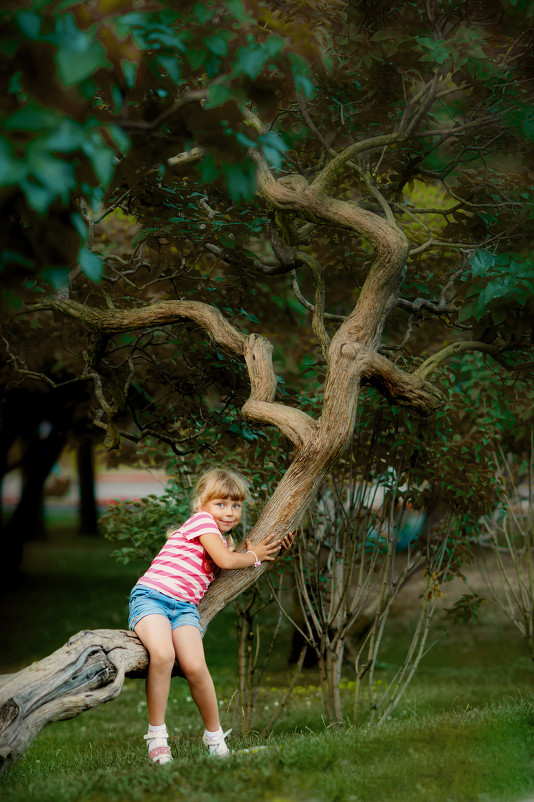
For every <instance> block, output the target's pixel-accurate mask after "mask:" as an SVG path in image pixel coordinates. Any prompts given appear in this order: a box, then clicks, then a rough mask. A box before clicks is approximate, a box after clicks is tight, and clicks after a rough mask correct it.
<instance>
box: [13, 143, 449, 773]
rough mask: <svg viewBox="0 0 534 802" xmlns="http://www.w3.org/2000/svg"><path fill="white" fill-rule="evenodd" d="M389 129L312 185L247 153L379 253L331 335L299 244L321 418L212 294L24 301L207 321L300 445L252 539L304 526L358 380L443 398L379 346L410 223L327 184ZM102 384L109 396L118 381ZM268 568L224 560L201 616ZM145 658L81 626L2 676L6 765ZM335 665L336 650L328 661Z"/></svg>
mask: <svg viewBox="0 0 534 802" xmlns="http://www.w3.org/2000/svg"><path fill="white" fill-rule="evenodd" d="M384 139H387V138H381V137H376V138H374V139H373V140H369V141H367V142H363V143H359V144H358V145H357V149H356V146H354V147H349V148H348V149H347V150H346V151H345V152H344V153H343V154H340V155H339V156H337V157H336V158H334V159H333V160H332V162H330V164H329V165H327V166H326V167H325V168H324V170H323V171H322V173H320V174H319V176H318V177H317V178H316V179H315V180H314V181H313V183H312V184H309V185H308V184H307V182H306V180H305V179H302V177H301V176H298V177H297V178H298V179H299V180H298V181H293V182H291V181H288V178H290V177H288V176H286V177H285V178H284V179H280V180H278V181H277V180H276V179H275V178H274V176H273V175H272V174H271V172H270V170H269V169H268V167H267V165H266V163H265V162H264V161H263V159H262V157H261V156H260V155H259V153H258V152H257V151H254V152H253V153H252V154H251V155H252V157H253V158H255V159H256V161H257V166H258V172H257V175H258V190H259V192H260V194H261V195H263V197H264V199H265V200H266V201H267V203H268V204H269V205H270V206H271V208H273V209H275V210H277V211H279V212H280V213H281V214H293V215H296V216H298V217H299V218H301V219H303V220H306V221H310V222H312V223H317V224H321V225H333V226H335V227H340V228H344V229H348V230H349V231H351V232H353V233H354V235H355V236H357V237H362V236H363V237H365V238H366V239H367V241H369V242H370V243H371V244H372V245H373V247H374V249H375V262H374V264H373V266H372V267H371V269H370V271H369V274H368V276H367V279H366V281H365V283H364V285H363V287H362V289H361V292H360V296H359V299H358V302H357V304H356V306H355V308H354V310H353V311H352V313H351V314H350V315H349V316H348V317H347V318H346V319H345V321H344V322H343V323H342V324H341V326H340V327H339V329H338V330H337V332H336V333H335V335H334V336H333V337H332V339H330V337H329V335H328V333H327V331H326V329H325V327H324V321H323V312H324V276H323V272H322V269H321V267H320V266H319V265H318V264H316V263H315V260H313V259H312V258H311V257H309V256H308V255H306V254H301V257H302V260H303V261H306V259H307V260H308V262H310V266H311V269H312V273H313V276H314V279H315V283H316V293H315V307H314V314H313V328H314V332H315V335H316V337H317V340H318V342H319V344H320V346H321V349H322V352H323V354H324V356H325V359H326V363H327V376H326V382H325V388H324V402H323V408H322V413H321V416H320V417H319V418H317V419H315V418H312V417H311V416H310V415H308V414H307V413H305V412H303V411H302V410H299V409H296V408H293V407H290V406H287V405H285V404H282V403H278V402H277V401H276V400H275V398H276V390H277V378H276V374H275V371H274V369H273V364H272V345H271V343H270V342H268V341H267V340H266V339H265V338H263V337H261V336H260V335H258V334H252V335H250V336H246V335H244V334H243V333H242V332H240V331H239V330H238V329H236V328H235V327H234V326H232V325H231V324H230V323H229V322H228V321H227V320H226V319H225V318H224V317H223V315H222V314H221V312H220V311H219V310H218V309H216V308H215V307H213V306H210V305H208V304H205V303H201V302H198V301H187V300H169V301H160V302H157V303H154V304H151V305H148V306H145V307H135V308H132V309H116V308H109V307H108V308H105V309H98V308H95V307H90V306H87V305H84V304H81V303H78V302H76V301H73V300H70V299H69V298H60V297H56V298H51V299H48V300H45V301H43V302H41V303H39V304H35V305H34V306H32V307H29V308H28V309H27V310H26V311H28V312H38V311H41V310H54V311H56V312H61V313H63V314H65V315H68V316H70V317H72V318H74V319H77V320H80V321H81V322H83V324H84V325H85V326H88V327H89V328H91V329H92V330H93V331H94V332H95V333H96V334H97V335H99V336H102V337H109V336H112V335H114V334H119V333H121V332H130V331H136V330H141V329H144V328H146V327H153V326H156V325H159V326H161V325H167V324H174V323H177V322H179V321H180V320H183V319H189V320H193V321H194V322H195V323H196V324H197V325H199V326H201V327H203V328H204V329H205V331H206V333H207V334H208V335H209V336H210V338H211V339H212V340H213V341H214V342H215V343H216V345H217V347H218V348H220V349H222V350H225V351H227V352H229V353H230V354H231V355H232V356H233V357H237V358H239V359H244V360H245V361H246V364H247V367H248V372H249V377H250V385H251V392H250V396H249V398H248V400H247V401H246V402H245V404H244V406H243V408H242V414H243V417H244V418H245V419H247V420H249V421H252V422H254V424H256V425H270V426H275V427H276V428H277V429H278V430H279V431H280V432H281V433H282V434H284V435H285V436H286V437H287V438H288V440H289V441H290V442H291V443H292V445H293V460H292V462H291V465H290V467H289V469H288V471H287V473H286V474H285V476H284V477H283V479H282V481H281V482H280V484H279V485H278V487H277V489H276V491H275V493H274V494H273V496H272V497H271V499H270V501H269V502H268V504H267V505H266V507H265V509H264V511H263V514H262V515H261V517H260V519H259V521H258V523H257V524H256V526H255V527H254V529H253V531H252V532H251V533H250V535H249V537H250V539H251V541H252V543H256V542H258V541H260V540H262V539H263V538H264V537H265V536H266V535H268V534H276V535H280V536H284V535H285V534H286V533H287V532H290V531H293V530H294V529H295V528H296V527H297V526H298V524H299V523H300V521H301V520H302V518H303V516H304V514H305V512H306V509H307V507H308V505H309V503H310V501H311V500H312V498H313V496H314V495H315V493H316V491H317V489H318V488H319V486H320V484H321V483H322V481H323V479H324V477H325V475H326V474H327V472H328V470H329V468H330V466H331V465H332V463H333V462H334V461H335V460H336V459H337V457H338V456H339V454H340V453H341V452H342V451H343V449H345V448H346V447H347V446H348V444H349V443H350V441H351V439H352V435H353V431H354V426H355V420H356V410H357V404H358V396H359V391H360V387H361V386H362V384H372V385H373V386H375V387H377V388H378V389H379V390H380V391H381V392H382V393H383V394H384V395H386V396H387V397H389V398H391V399H392V400H394V401H395V403H397V404H404V405H407V406H411V407H413V408H415V409H418V410H419V411H421V412H423V413H427V412H430V411H431V410H432V409H433V408H434V407H435V406H436V405H437V403H438V402H439V397H438V394H437V393H436V391H435V389H434V388H433V387H432V386H431V385H429V384H427V382H426V381H425V375H426V373H424V374H423V373H421V374H420V375H418V374H409V373H406V372H404V371H402V370H400V369H399V368H398V367H396V366H395V365H394V364H393V363H392V362H390V361H389V360H388V359H386V358H385V357H383V356H381V355H380V354H379V353H378V348H379V346H380V339H381V334H382V329H383V326H384V323H385V320H386V318H387V316H388V314H389V312H390V311H391V309H392V308H393V306H394V305H395V303H396V300H397V295H398V291H399V287H400V284H401V281H402V271H403V268H404V264H405V260H406V256H407V253H408V245H407V242H406V239H405V237H404V235H403V233H402V232H401V231H400V229H398V228H397V226H396V225H395V224H394V222H393V221H392V220H391V219H388V220H385V219H384V218H383V217H382V216H380V215H376V214H374V213H372V212H369V211H366V210H364V209H361V208H360V207H358V206H357V205H356V204H354V203H350V202H347V201H343V200H339V199H337V198H334V197H331V196H329V195H328V193H327V190H328V186H329V184H330V183H331V181H332V180H333V178H334V175H335V173H336V171H337V170H339V169H341V168H343V166H344V165H345V164H346V162H347V161H348V160H349V159H351V158H353V157H354V156H355V155H357V153H362V152H365V151H366V150H369V149H372V148H376V147H379V146H380V147H381V146H383V145H384V144H387V143H386V142H385V141H383V140H384ZM388 141H389V140H388ZM199 151H200V149H199ZM91 368H92V369H93V370H94V373H92V374H89V373H88V374H86V378H91V377H92V378H93V380H94V383H95V394H96V396H97V398H98V399H99V401H100V402H101V405H102V409H103V411H104V412H105V414H106V420H107V424H106V425H107V429H108V432H107V438H106V441H107V443H108V446H109V447H110V448H112V447H114V446H116V445H117V444H118V440H119V438H120V433H119V430H118V426H117V422H116V420H117V418H118V416H119V414H120V410H121V405H122V404H123V403H124V399H123V398H121V397H120V394H119V395H117V397H116V398H115V397H113V398H112V400H111V401H110V400H109V398H108V399H107V400H106V399H105V398H104V396H103V393H102V381H103V378H102V376H101V375H99V374H98V373H97V370H98V365H97V364H94V363H92V365H91ZM107 391H108V393H110V394H111V396H113V393H114V387H113V384H112V383H111V384H109V385H108V387H107ZM266 568H267V565H262V566H261V567H259V568H253V569H247V570H241V571H223V572H221V573H220V574H219V576H218V577H217V579H216V580H215V581H214V583H213V584H212V585H211V587H210V588H209V590H208V592H207V594H206V596H205V598H204V599H203V600H202V603H201V605H200V612H201V623H202V624H203V625H204V626H205V625H206V624H207V623H208V622H209V621H210V620H211V619H212V618H213V617H214V616H215V615H216V614H217V612H219V611H220V610H221V609H222V608H223V607H225V606H226V605H227V604H228V603H229V602H230V601H231V600H232V599H234V598H235V597H236V596H237V595H239V593H241V592H242V591H243V590H245V589H246V588H247V587H248V586H249V585H251V584H252V583H253V582H254V581H255V580H256V579H257V578H258V576H260V574H261V573H262V572H263V571H264V570H265V569H266ZM146 661H147V657H146V653H145V652H144V649H143V647H142V646H141V644H140V643H139V641H138V640H137V639H136V638H135V636H134V635H133V633H126V632H123V631H120V630H118V631H116V632H113V631H109V630H101V631H97V632H87V633H79V634H78V635H77V636H75V637H74V638H73V639H71V641H69V643H68V644H66V645H65V646H64V647H62V649H59V650H58V651H57V652H55V653H54V654H53V655H51V656H50V657H48V658H46V659H45V660H43V661H41V662H40V663H38V664H36V665H35V666H32V667H30V668H27V669H25V670H24V671H23V672H20V674H18V675H16V676H15V677H13V678H12V679H10V680H9V681H8V682H6V683H4V685H3V686H2V687H1V688H0V703H1V704H2V707H1V709H0V756H1V759H2V761H3V766H4V767H7V766H9V765H11V764H12V763H13V762H14V761H15V760H16V759H17V758H18V757H19V756H20V754H22V752H23V751H24V749H25V747H26V746H27V744H28V743H29V742H30V740H31V739H32V737H34V736H35V735H36V734H37V733H38V732H39V731H40V730H41V729H42V727H44V726H45V724H47V723H48V722H49V721H53V720H56V719H60V718H69V717H72V716H75V715H77V714H78V713H80V712H82V711H83V710H87V709H88V708H90V707H94V706H95V705H97V704H100V703H102V702H105V701H108V700H109V699H112V698H114V696H116V695H117V694H118V693H119V691H120V687H121V685H122V682H123V679H124V676H125V675H129V674H131V673H132V672H134V673H139V672H142V671H144V670H145V668H146ZM336 670H337V669H336V661H335V660H334V661H333V663H332V670H331V673H332V672H333V673H335V671H336ZM333 681H335V677H334V680H333Z"/></svg>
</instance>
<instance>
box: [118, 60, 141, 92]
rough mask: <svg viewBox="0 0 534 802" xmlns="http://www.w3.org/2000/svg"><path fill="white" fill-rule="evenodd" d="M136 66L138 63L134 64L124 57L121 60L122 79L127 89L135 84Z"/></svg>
mask: <svg viewBox="0 0 534 802" xmlns="http://www.w3.org/2000/svg"><path fill="white" fill-rule="evenodd" d="M138 66H139V65H138V64H136V62H135V61H126V59H123V60H122V61H121V67H122V74H123V75H124V81H125V83H126V86H127V87H128V89H133V87H134V86H135V81H136V78H137V68H138Z"/></svg>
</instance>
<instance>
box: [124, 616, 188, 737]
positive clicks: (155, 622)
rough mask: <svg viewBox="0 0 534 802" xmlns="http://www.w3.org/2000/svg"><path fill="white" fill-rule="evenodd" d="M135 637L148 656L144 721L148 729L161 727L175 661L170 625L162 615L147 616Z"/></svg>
mask: <svg viewBox="0 0 534 802" xmlns="http://www.w3.org/2000/svg"><path fill="white" fill-rule="evenodd" d="M135 634H136V635H137V637H138V638H139V640H140V641H141V643H142V644H143V646H144V647H145V649H146V650H147V652H148V653H149V655H150V664H149V666H148V673H147V678H146V701H147V707H148V720H149V722H150V724H151V725H152V726H158V725H162V724H164V723H165V711H166V709H167V700H168V698H169V689H170V685H171V674H172V668H173V665H174V659H175V653H174V646H173V638H172V632H171V624H170V621H169V620H168V619H167V618H166V617H165V616H163V615H147V616H145V617H144V618H142V619H141V620H140V621H139V623H138V624H137V625H136V627H135ZM199 634H200V633H199Z"/></svg>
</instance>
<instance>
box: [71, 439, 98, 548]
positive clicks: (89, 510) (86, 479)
mask: <svg viewBox="0 0 534 802" xmlns="http://www.w3.org/2000/svg"><path fill="white" fill-rule="evenodd" d="M76 465H77V470H78V486H79V501H80V507H79V513H78V530H79V532H80V534H81V535H96V534H97V528H98V512H97V508H96V495H95V469H94V459H93V444H92V443H91V441H85V442H83V443H80V445H79V446H78V448H77V449H76Z"/></svg>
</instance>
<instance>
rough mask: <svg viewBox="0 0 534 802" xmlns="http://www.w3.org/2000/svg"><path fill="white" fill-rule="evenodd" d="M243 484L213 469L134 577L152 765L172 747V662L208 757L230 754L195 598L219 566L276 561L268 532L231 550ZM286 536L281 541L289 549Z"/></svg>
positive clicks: (133, 607) (134, 623)
mask: <svg viewBox="0 0 534 802" xmlns="http://www.w3.org/2000/svg"><path fill="white" fill-rule="evenodd" d="M247 491H248V485H247V482H246V480H245V479H244V478H243V477H242V476H240V474H238V473H235V472H234V471H229V470H222V469H217V468H215V469H212V470H210V471H208V472H207V473H205V474H204V475H203V476H202V477H201V478H200V480H199V481H198V483H197V486H196V492H195V498H194V503H193V510H194V514H193V515H192V516H191V517H190V518H189V519H188V520H187V521H186V522H185V523H184V524H183V525H182V526H181V527H180V528H179V529H177V530H175V531H171V532H170V534H169V537H168V540H167V542H166V543H165V545H164V546H163V548H162V549H161V551H160V552H159V554H158V555H157V556H156V557H155V559H154V560H153V562H152V564H151V565H150V567H149V569H148V571H147V572H146V573H145V574H144V575H143V576H142V577H141V578H140V579H139V581H138V583H137V584H136V585H135V587H134V588H133V590H132V593H131V596H130V620H129V625H130V629H133V630H134V632H135V634H136V635H137V636H138V637H139V639H140V640H141V642H142V643H143V645H144V646H145V648H146V650H147V651H148V653H149V656H150V663H149V667H148V674H147V679H146V698H147V706H148V717H149V727H148V733H147V734H146V735H145V739H146V740H147V746H148V756H149V759H150V760H151V762H153V763H169V762H170V761H171V760H172V755H171V750H170V748H169V745H168V742H167V738H168V734H167V729H166V726H165V710H166V707H167V699H168V696H169V690H170V682H171V673H172V669H173V665H174V661H175V660H177V661H178V663H179V664H180V668H181V669H182V672H183V674H184V676H185V678H186V679H187V681H188V683H189V687H190V689H191V696H192V697H193V700H194V701H195V703H196V705H197V707H198V710H199V712H200V715H201V716H202V720H203V722H204V726H205V732H204V735H203V741H204V744H205V745H206V747H207V748H208V751H209V752H210V753H211V754H212V755H216V756H218V757H223V756H224V755H227V754H228V751H229V750H228V747H227V746H226V742H225V737H226V736H227V735H228V733H227V732H226V733H224V732H223V731H222V728H221V725H220V722H219V709H218V705H217V699H216V696H215V689H214V687H213V680H212V678H211V675H210V673H209V671H208V668H207V666H206V661H205V658H204V648H203V645H202V629H201V627H200V623H199V613H198V603H199V602H200V600H201V598H202V597H203V595H204V593H205V592H206V589H207V588H208V586H209V585H210V583H211V582H213V580H214V578H215V574H216V572H217V571H218V569H219V568H223V569H236V568H246V569H249V570H251V569H253V568H254V566H258V565H260V564H261V563H262V562H263V561H264V560H274V559H275V557H276V555H277V554H278V552H279V551H280V548H281V546H282V542H281V541H280V540H275V539H274V537H273V536H268V537H266V538H265V540H263V541H262V542H261V543H257V544H255V546H254V549H252V547H251V543H250V541H249V540H245V545H246V547H247V551H246V552H245V553H244V554H243V553H242V554H238V553H237V552H233V551H230V550H229V548H228V539H227V536H229V533H230V530H231V529H232V528H233V527H234V526H236V525H237V524H238V523H239V520H240V518H241V507H242V504H243V501H244V500H245V499H246V497H247ZM290 542H291V537H290V536H288V538H286V539H284V541H283V545H284V546H285V547H287V546H288V545H289V544H290Z"/></svg>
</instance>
